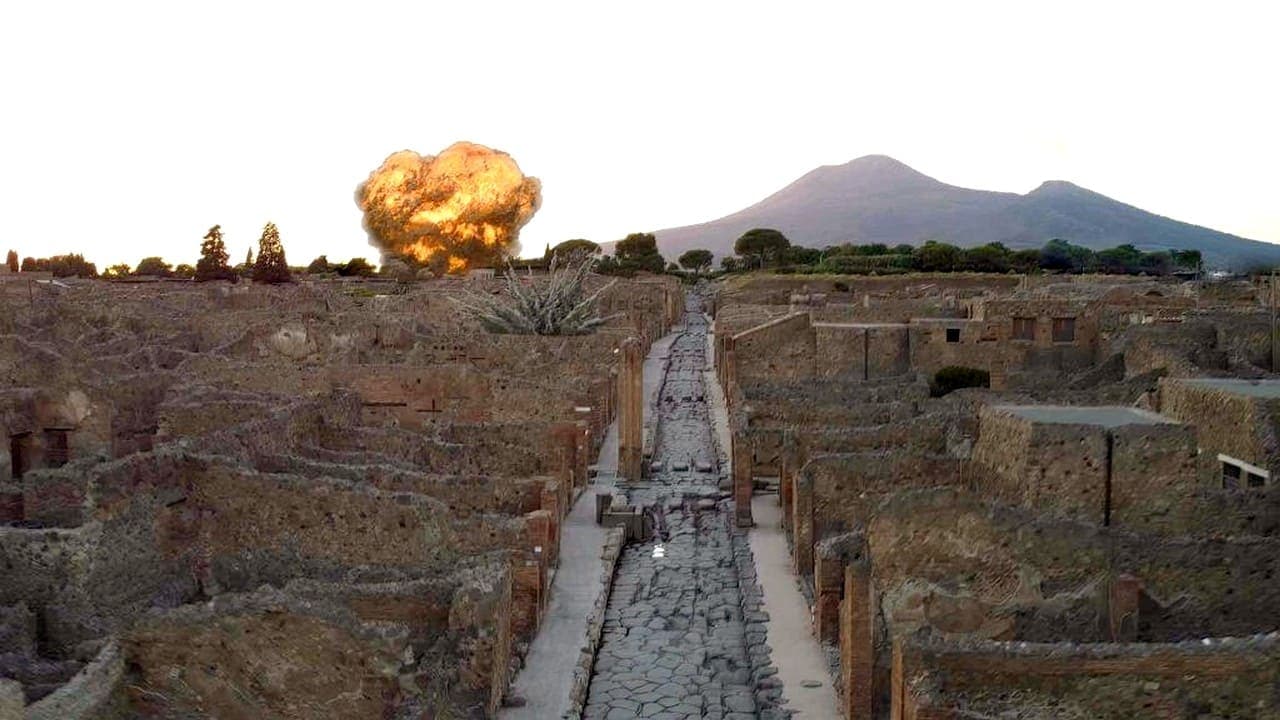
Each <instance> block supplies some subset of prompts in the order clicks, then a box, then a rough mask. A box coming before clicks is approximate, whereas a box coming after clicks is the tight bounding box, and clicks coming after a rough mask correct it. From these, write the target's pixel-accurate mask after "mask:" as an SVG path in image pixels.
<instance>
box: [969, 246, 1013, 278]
mask: <svg viewBox="0 0 1280 720" xmlns="http://www.w3.org/2000/svg"><path fill="white" fill-rule="evenodd" d="M1009 262H1010V253H1009V248H1007V247H1005V246H1004V245H1003V244H1002V243H998V242H994V243H987V244H986V245H979V246H978V247H975V248H969V249H968V250H965V251H963V257H962V259H961V265H962V266H963V267H964V269H965V270H972V271H974V272H988V273H1002V272H1008V271H1009Z"/></svg>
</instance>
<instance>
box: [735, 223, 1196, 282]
mask: <svg viewBox="0 0 1280 720" xmlns="http://www.w3.org/2000/svg"><path fill="white" fill-rule="evenodd" d="M778 238H781V240H779V239H778ZM785 241H786V238H785V237H783V236H782V234H781V233H778V232H777V231H776V230H767V229H759V228H757V229H755V230H751V231H748V232H747V233H746V234H744V235H743V236H742V237H740V238H738V241H737V242H736V243H735V244H734V251H735V252H736V253H737V254H738V255H739V256H740V257H738V258H723V259H721V267H722V269H723V270H724V271H725V272H736V271H739V270H750V269H752V268H758V267H766V266H768V265H770V264H776V265H777V267H776V272H779V273H783V274H790V273H799V274H805V275H809V274H815V273H832V274H862V275H867V274H877V275H886V274H895V273H905V272H913V271H914V272H987V273H1007V272H1017V273H1030V272H1041V271H1044V272H1058V273H1110V274H1117V275H1140V274H1146V275H1171V274H1173V273H1177V272H1199V271H1200V270H1201V267H1202V262H1201V255H1200V251H1199V250H1168V251H1163V250H1162V251H1156V252H1144V251H1142V250H1139V249H1137V248H1135V247H1134V246H1133V245H1120V246H1118V247H1114V248H1110V249H1107V250H1099V251H1094V250H1090V249H1089V248H1086V247H1082V246H1079V245H1072V244H1071V243H1069V242H1067V241H1065V240H1060V239H1053V240H1050V241H1049V242H1047V243H1045V245H1044V247H1042V248H1040V249H1039V250H1035V249H1024V250H1011V249H1009V248H1008V247H1005V246H1004V245H1003V244H1001V243H987V244H986V245H979V246H977V247H972V248H960V247H956V246H955V245H950V244H948V243H944V242H938V241H936V240H930V241H928V242H926V243H925V244H923V245H921V246H920V247H912V246H910V245H897V246H895V247H892V248H891V247H888V246H886V245H883V244H879V243H876V244H871V245H853V244H849V243H846V244H844V245H832V246H829V247H827V248H825V249H823V250H817V249H814V248H802V247H794V246H790V245H783V244H782V243H784V242H785Z"/></svg>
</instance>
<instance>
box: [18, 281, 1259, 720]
mask: <svg viewBox="0 0 1280 720" xmlns="http://www.w3.org/2000/svg"><path fill="white" fill-rule="evenodd" d="M579 280H581V282H582V283H583V286H582V288H580V289H581V293H579V294H575V297H577V298H579V299H582V298H589V297H592V296H593V294H596V293H598V294H597V295H595V298H596V299H595V300H594V301H593V304H594V305H596V307H595V308H594V312H593V313H592V314H591V315H590V317H591V318H598V319H599V320H600V322H599V323H595V322H591V323H585V324H582V323H579V324H578V325H576V326H575V328H576V330H575V332H571V333H567V334H539V333H538V332H536V331H535V332H529V333H521V332H514V333H513V332H490V330H493V329H494V327H493V326H492V324H491V323H489V324H486V323H483V322H482V320H481V319H479V318H477V317H476V316H475V315H473V314H471V313H468V312H466V311H465V310H464V309H463V308H461V307H460V305H459V301H461V302H462V304H463V305H466V304H467V302H468V298H470V299H471V300H470V302H472V303H473V306H474V302H475V298H476V297H480V296H489V297H502V296H503V294H504V293H505V294H507V295H518V294H519V293H520V292H521V290H520V289H519V286H517V288H516V289H513V287H512V286H511V285H509V284H508V283H538V282H544V281H546V280H545V278H539V277H538V276H534V275H528V276H523V275H521V276H512V277H510V278H508V279H506V280H503V279H495V278H492V277H488V278H486V277H483V276H473V277H471V278H467V279H463V278H453V277H448V278H441V279H432V280H425V281H408V282H405V281H393V280H390V279H385V278H365V279H362V278H347V279H324V280H322V279H311V278H308V279H303V280H302V281H300V282H298V283H296V284H291V285H279V286H276V285H270V286H269V285H260V284H252V283H247V282H246V283H241V284H228V283H224V282H208V283H194V282H187V281H178V280H167V281H156V282H147V283H138V282H133V283H130V282H108V281H103V280H79V279H67V280H65V281H57V282H54V281H52V278H50V277H45V276H44V275H42V274H40V273H7V274H3V275H0V358H2V359H3V361H2V362H0V429H2V430H3V433H4V436H5V438H6V439H7V442H5V443H4V444H3V447H0V719H3V720H11V719H16V718H27V719H40V720H43V719H49V720H54V719H59V720H60V719H64V718H67V719H84V720H90V719H103V720H114V719H123V718H174V719H176V718H215V717H216V718H298V719H302V718H319V717H326V718H327V717H334V718H455V717H456V718H493V717H502V718H505V719H506V720H520V719H522V718H535V719H536V718H552V719H554V718H561V717H570V718H577V717H581V718H588V719H599V720H614V719H615V718H620V717H628V718H632V717H634V718H659V719H664V718H665V719H668V720H669V719H674V718H681V719H684V718H714V719H717V720H743V719H745V718H766V719H768V718H777V719H780V718H785V717H789V716H793V715H794V716H796V717H801V718H848V719H850V720H853V719H864V718H865V719H869V718H894V720H911V719H916V720H924V719H926V718H928V719H930V720H941V719H944V718H946V719H950V718H954V719H956V720H959V719H961V718H1002V719H1003V718H1019V719H1021V718H1026V719H1040V718H1044V719H1048V718H1068V719H1075V718H1080V719H1084V718H1135V717H1160V718H1280V696H1278V695H1277V693H1276V690H1275V688H1276V687H1277V686H1280V685H1278V684H1280V635H1277V630H1278V628H1280V582H1277V580H1276V579H1275V577H1274V575H1275V573H1276V572H1277V571H1280V501H1278V498H1280V494H1278V493H1277V491H1276V489H1275V477H1276V474H1277V473H1280V438H1277V436H1276V433H1277V422H1276V418H1277V415H1278V414H1280V379H1277V378H1278V377H1280V376H1277V375H1275V374H1274V373H1273V372H1272V370H1273V369H1274V367H1275V360H1276V359H1275V358H1274V357H1273V356H1272V352H1273V338H1272V327H1273V326H1272V322H1273V320H1272V316H1271V312H1270V310H1269V308H1268V307H1267V305H1266V302H1267V299H1268V297H1269V289H1268V288H1266V287H1261V286H1260V287H1255V286H1253V285H1250V284H1249V283H1247V282H1234V283H1233V282H1223V283H1216V284H1215V283H1204V282H1200V281H1183V280H1179V279H1176V278H1173V277H1170V278H1167V279H1160V280H1153V279H1150V278H1142V277H1109V276H1055V275H1030V276H1020V275H1007V274H1001V275H996V274H992V275H982V274H963V273H956V274H945V275H942V274H939V275H928V274H905V275H896V276H884V277H876V276H848V277H839V278H833V277H830V276H783V275H774V274H765V273H759V274H743V275H733V276H729V277H728V278H727V279H724V280H719V281H716V282H708V281H705V280H704V281H699V282H698V283H696V284H685V285H682V284H681V282H680V281H679V280H678V279H677V278H675V277H672V276H649V275H647V274H641V275H639V276H637V277H635V278H628V279H618V280H616V281H613V284H612V285H610V284H609V281H608V280H606V279H605V278H601V277H599V276H597V275H589V274H587V273H586V272H585V271H584V272H583V274H582V275H581V276H580V277H579ZM495 293H496V294H497V295H495ZM486 307H488V306H486ZM584 317H586V316H585V315H584ZM486 325H487V327H486ZM965 385H967V387H964V386H965Z"/></svg>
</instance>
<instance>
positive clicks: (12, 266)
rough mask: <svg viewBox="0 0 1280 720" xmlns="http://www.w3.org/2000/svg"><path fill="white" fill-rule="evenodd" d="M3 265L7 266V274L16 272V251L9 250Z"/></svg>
mask: <svg viewBox="0 0 1280 720" xmlns="http://www.w3.org/2000/svg"><path fill="white" fill-rule="evenodd" d="M5 264H6V265H8V266H9V272H18V251H16V250H10V251H9V255H8V256H7V257H5Z"/></svg>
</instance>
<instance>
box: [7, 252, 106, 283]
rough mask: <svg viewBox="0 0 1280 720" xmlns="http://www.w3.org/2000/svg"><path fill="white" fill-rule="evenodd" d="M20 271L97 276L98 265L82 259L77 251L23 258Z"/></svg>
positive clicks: (59, 275) (68, 275)
mask: <svg viewBox="0 0 1280 720" xmlns="http://www.w3.org/2000/svg"><path fill="white" fill-rule="evenodd" d="M21 270H22V272H48V273H53V276H54V277H82V278H93V277H98V266H97V265H94V264H93V263H91V262H89V261H87V260H85V259H84V256H83V255H81V254H79V253H71V254H70V255H54V256H53V257H47V258H33V257H28V258H23V259H22V265H21Z"/></svg>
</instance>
